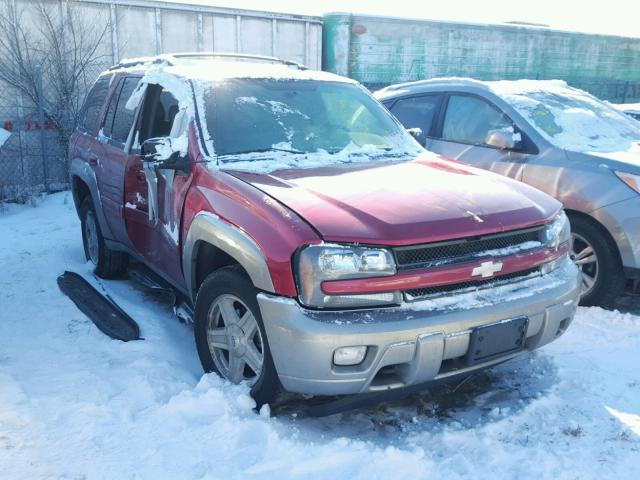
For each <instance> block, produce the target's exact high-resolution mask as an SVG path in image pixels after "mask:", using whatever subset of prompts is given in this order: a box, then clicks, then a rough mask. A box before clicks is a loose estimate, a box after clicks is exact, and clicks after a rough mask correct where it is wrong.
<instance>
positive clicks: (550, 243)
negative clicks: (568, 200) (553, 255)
mask: <svg viewBox="0 0 640 480" xmlns="http://www.w3.org/2000/svg"><path fill="white" fill-rule="evenodd" d="M543 235H544V244H545V245H546V246H547V247H550V248H558V247H559V246H560V245H562V244H563V243H565V242H568V241H569V240H571V225H570V224H569V218H567V215H566V213H564V210H560V213H558V215H556V217H555V218H554V219H553V220H552V221H551V222H549V223H548V224H547V225H546V227H545V229H544V233H543Z"/></svg>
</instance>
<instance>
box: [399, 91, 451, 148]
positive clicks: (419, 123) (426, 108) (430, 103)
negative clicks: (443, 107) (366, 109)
mask: <svg viewBox="0 0 640 480" xmlns="http://www.w3.org/2000/svg"><path fill="white" fill-rule="evenodd" d="M441 98H442V97H441V96H440V95H423V96H419V97H410V98H401V99H400V100H398V101H397V102H396V103H394V104H393V106H392V107H391V108H390V110H391V113H393V114H394V115H395V116H396V118H397V119H398V120H400V123H402V125H404V127H405V128H419V129H420V130H422V134H420V135H419V137H418V140H419V141H420V143H422V144H424V142H425V140H426V138H427V137H428V136H429V133H430V131H431V126H432V125H433V121H434V119H435V116H436V114H437V113H438V109H439V108H440V100H441Z"/></svg>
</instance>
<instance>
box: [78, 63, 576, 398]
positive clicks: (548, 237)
mask: <svg viewBox="0 0 640 480" xmlns="http://www.w3.org/2000/svg"><path fill="white" fill-rule="evenodd" d="M81 123H82V125H81V126H80V128H79V129H78V131H77V132H76V133H75V134H74V135H73V138H72V141H71V147H70V159H71V180H72V185H73V194H74V200H75V204H76V207H77V210H78V213H79V215H80V218H81V220H82V236H83V241H84V247H85V251H86V254H87V258H88V259H90V260H91V261H92V262H93V263H94V264H95V268H96V272H97V274H98V275H100V276H103V277H114V276H118V275H121V274H122V273H123V272H124V271H125V269H126V267H127V263H128V261H129V260H130V259H133V260H135V261H136V262H137V263H138V264H140V263H141V264H144V265H145V266H146V267H148V269H150V270H151V271H152V272H154V273H155V276H157V277H160V278H162V279H163V281H164V282H166V283H168V284H169V285H170V286H171V288H172V289H173V290H174V291H175V293H176V298H177V306H176V307H177V313H178V314H179V315H180V316H181V317H182V318H187V319H192V320H193V323H194V333H195V343H196V347H197V349H198V353H199V355H200V359H201V361H202V365H203V367H204V369H205V370H206V371H215V372H218V373H219V374H220V375H222V376H223V377H224V378H226V379H228V380H230V381H232V382H234V383H238V382H242V381H246V382H248V384H249V385H250V386H251V388H252V394H253V396H254V398H255V399H256V401H257V403H258V404H262V403H265V402H269V401H271V400H273V399H274V397H275V396H276V395H277V394H278V392H279V391H281V389H284V390H286V391H291V392H302V393H306V394H318V395H336V394H355V393H364V392H374V391H380V390H387V389H396V388H402V387H408V386H413V385H419V384H422V383H426V382H429V381H432V380H434V379H441V378H445V377H450V376H453V375H456V374H461V373H467V372H470V371H472V370H475V369H478V368H482V367H486V366H490V365H494V364H497V363H499V362H502V361H504V360H507V359H509V358H512V357H514V356H516V355H518V354H520V353H522V352H525V351H530V350H532V349H535V348H537V347H539V346H541V345H544V344H546V343H548V342H550V341H552V340H554V339H555V338H557V337H558V336H559V335H561V334H562V333H563V332H564V331H565V330H566V328H567V327H568V325H569V323H570V322H571V320H572V318H573V315H574V312H575V309H576V304H577V302H578V297H579V292H580V277H579V274H578V270H577V268H576V267H575V266H574V265H573V263H572V262H571V261H570V260H569V258H568V256H567V252H568V250H569V224H568V221H567V218H566V216H565V215H564V213H563V211H562V209H561V205H560V203H559V202H557V201H556V200H554V199H553V198H551V197H549V196H547V195H546V194H543V193H541V192H540V191H538V190H536V189H534V188H531V187H529V186H527V185H524V184H522V183H519V182H516V181H513V180H510V179H508V178H504V177H501V176H498V175H495V174H492V173H489V172H486V171H482V170H479V169H475V168H473V167H470V166H466V165H463V164H460V163H457V162H453V161H450V160H446V159H443V158H441V157H438V156H436V155H434V154H432V153H429V152H427V151H425V150H424V149H423V148H422V147H421V146H420V145H419V144H418V143H417V142H415V141H414V139H413V138H412V137H411V135H409V134H408V133H407V132H406V131H405V130H404V129H403V128H402V127H401V125H400V124H399V123H398V122H397V121H396V120H395V119H394V118H393V117H392V116H391V115H390V114H389V113H388V112H387V111H386V110H385V108H384V107H383V106H382V105H381V104H380V103H378V102H377V101H376V100H375V99H373V97H372V96H371V95H370V94H369V93H368V92H367V91H366V90H365V89H364V88H363V87H361V86H360V85H359V84H357V83H356V82H354V81H352V80H349V79H346V78H343V77H339V76H336V75H332V74H329V73H325V72H316V71H309V70H306V69H304V68H303V67H301V66H298V65H295V64H291V63H287V62H282V61H279V60H277V59H273V58H268V57H261V58H247V57H243V58H224V56H222V55H216V54H212V55H190V54H184V55H172V56H160V57H154V58H144V59H139V60H132V61H129V62H124V63H121V64H119V65H116V66H114V67H113V68H111V69H110V70H108V71H107V72H105V73H103V74H102V75H101V76H100V78H99V79H98V80H97V82H96V84H95V86H94V87H93V89H92V90H91V92H90V93H89V96H88V98H87V101H86V105H85V108H84V113H83V121H82V122H81Z"/></svg>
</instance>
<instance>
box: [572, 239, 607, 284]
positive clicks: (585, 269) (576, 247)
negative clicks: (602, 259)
mask: <svg viewBox="0 0 640 480" xmlns="http://www.w3.org/2000/svg"><path fill="white" fill-rule="evenodd" d="M571 259H572V260H573V261H574V263H575V264H576V265H577V266H578V268H580V271H581V272H582V295H583V296H584V295H588V294H590V293H591V291H592V290H593V287H594V286H595V284H596V280H597V279H598V273H599V271H600V269H599V265H598V257H597V255H596V252H595V250H594V249H593V246H592V245H591V244H590V243H589V242H588V241H587V239H586V238H584V237H583V236H582V235H578V234H577V233H573V232H572V233H571Z"/></svg>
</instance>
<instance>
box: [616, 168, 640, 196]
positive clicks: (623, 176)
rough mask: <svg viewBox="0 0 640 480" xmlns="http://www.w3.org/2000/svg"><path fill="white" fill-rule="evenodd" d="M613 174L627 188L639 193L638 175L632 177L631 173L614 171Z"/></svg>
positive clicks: (639, 179)
mask: <svg viewBox="0 0 640 480" xmlns="http://www.w3.org/2000/svg"><path fill="white" fill-rule="evenodd" d="M613 173H615V174H616V176H617V177H618V178H619V179H620V180H622V181H623V182H624V183H625V184H626V185H627V186H628V187H629V188H631V189H633V190H635V191H636V192H637V193H640V175H634V174H633V173H627V172H619V171H617V170H616V171H614V172H613Z"/></svg>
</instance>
